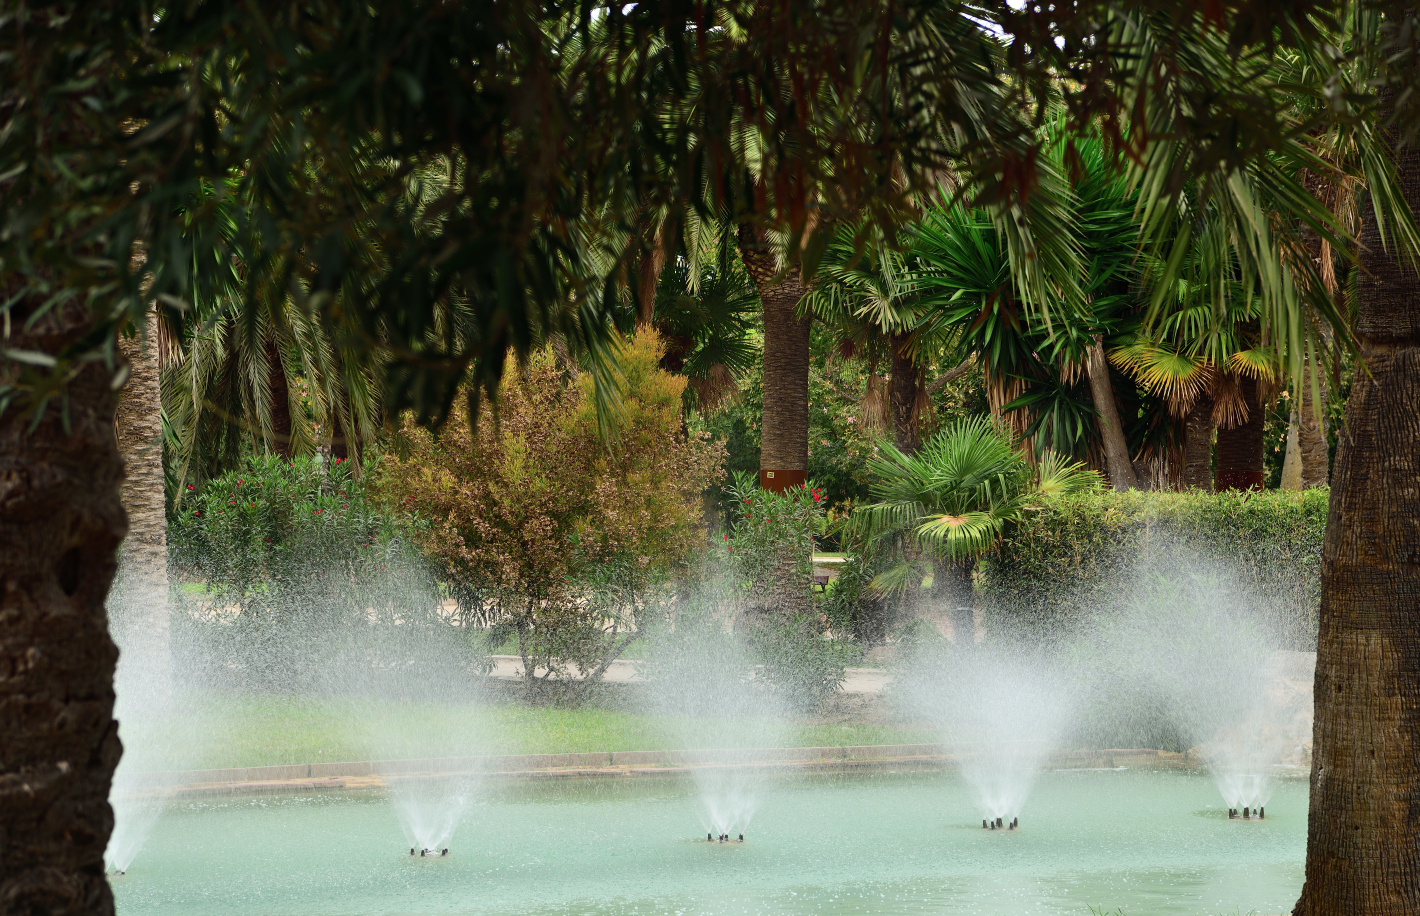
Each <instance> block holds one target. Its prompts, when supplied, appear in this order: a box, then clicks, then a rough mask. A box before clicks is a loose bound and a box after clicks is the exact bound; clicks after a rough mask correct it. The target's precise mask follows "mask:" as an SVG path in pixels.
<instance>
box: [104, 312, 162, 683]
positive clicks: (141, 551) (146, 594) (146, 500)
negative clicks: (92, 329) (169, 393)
mask: <svg viewBox="0 0 1420 916" xmlns="http://www.w3.org/2000/svg"><path fill="white" fill-rule="evenodd" d="M147 325H148V326H147V328H146V329H145V333H144V335H143V337H141V338H137V337H135V338H131V339H122V338H120V340H119V347H120V349H121V350H122V352H123V355H124V358H125V359H127V360H128V364H129V366H130V368H131V372H130V374H129V376H128V382H127V384H125V385H124V387H123V391H122V393H121V394H120V396H119V400H118V407H117V417H116V420H115V423H114V433H115V435H116V439H117V441H118V451H119V454H120V455H122V456H123V466H124V478H123V488H122V491H121V498H122V500H123V508H124V511H125V512H126V513H127V514H128V536H127V537H126V538H124V541H123V550H122V553H121V562H120V568H119V581H120V583H121V586H122V588H121V591H122V603H121V605H122V606H121V610H120V609H118V608H115V614H114V615H113V616H114V621H113V623H114V627H113V629H114V635H115V637H116V638H117V639H118V641H119V642H120V643H121V644H122V645H123V658H124V664H125V667H128V666H130V665H132V666H134V667H135V668H136V670H137V671H138V672H141V677H140V678H138V679H136V680H134V679H128V680H126V681H125V683H126V684H129V685H137V684H141V685H142V687H143V689H144V690H146V691H149V692H151V693H152V694H153V695H154V697H155V698H162V697H166V696H167V693H168V688H169V686H170V683H171V667H172V666H171V663H170V654H169V641H168V519H167V511H166V505H165V500H164V480H163V420H162V410H163V401H162V391H161V388H160V386H159V381H158V354H157V342H158V317H157V313H156V312H155V311H153V310H151V309H150V310H149V312H148V321H147Z"/></svg>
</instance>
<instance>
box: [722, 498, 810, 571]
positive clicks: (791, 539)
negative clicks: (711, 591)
mask: <svg viewBox="0 0 1420 916" xmlns="http://www.w3.org/2000/svg"><path fill="white" fill-rule="evenodd" d="M730 493H731V494H732V495H733V497H734V503H735V504H736V505H737V506H738V508H739V510H740V511H739V517H738V518H731V519H729V529H730V530H729V532H728V533H726V534H725V535H724V539H725V545H726V547H727V548H728V549H729V555H730V560H731V561H732V562H733V563H734V564H735V567H736V568H737V569H738V570H739V571H740V573H741V574H742V575H743V576H744V577H745V578H746V579H748V580H749V581H751V582H753V583H756V584H757V585H766V584H769V582H770V580H772V579H776V578H778V577H780V576H783V575H784V574H786V573H787V574H790V575H792V576H793V577H794V578H795V579H796V580H798V581H799V583H800V585H801V586H802V589H801V590H802V591H804V592H805V593H806V594H807V591H808V587H809V581H810V577H811V576H812V575H813V550H814V543H815V540H816V538H818V537H819V536H821V535H822V534H823V533H824V528H825V525H826V521H825V516H824V501H823V491H822V490H820V489H819V488H818V487H815V486H814V485H813V484H812V483H809V484H806V485H805V486H802V487H794V488H792V489H789V490H785V491H784V492H783V493H775V492H773V491H770V490H762V489H760V488H759V486H758V484H757V483H756V481H755V477H754V476H753V475H750V474H736V475H735V479H734V483H733V484H732V485H731V487H730Z"/></svg>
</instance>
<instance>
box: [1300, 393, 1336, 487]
mask: <svg viewBox="0 0 1420 916" xmlns="http://www.w3.org/2000/svg"><path fill="white" fill-rule="evenodd" d="M1316 384H1317V393H1318V394H1319V395H1320V400H1319V401H1313V400H1312V380H1311V379H1310V378H1304V379H1302V407H1301V409H1300V410H1298V411H1297V451H1298V452H1299V454H1300V455H1301V460H1302V488H1303V489H1308V488H1311V487H1324V486H1326V485H1327V482H1328V481H1329V480H1330V479H1331V468H1330V466H1329V462H1328V460H1327V447H1326V416H1325V415H1324V414H1322V415H1320V416H1319V415H1318V411H1317V409H1316V406H1315V405H1316V404H1317V403H1320V404H1321V405H1323V409H1324V405H1325V404H1326V374H1325V373H1323V372H1320V371H1318V372H1317V373H1316Z"/></svg>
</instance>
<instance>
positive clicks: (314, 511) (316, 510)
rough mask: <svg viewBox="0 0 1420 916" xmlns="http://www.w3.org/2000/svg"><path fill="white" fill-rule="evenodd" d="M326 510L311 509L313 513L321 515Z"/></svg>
mask: <svg viewBox="0 0 1420 916" xmlns="http://www.w3.org/2000/svg"><path fill="white" fill-rule="evenodd" d="M324 511H325V510H324V509H312V510H311V514H312V515H320V514H321V513H322V512H324Z"/></svg>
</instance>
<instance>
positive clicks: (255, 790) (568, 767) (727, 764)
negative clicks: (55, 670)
mask: <svg viewBox="0 0 1420 916" xmlns="http://www.w3.org/2000/svg"><path fill="white" fill-rule="evenodd" d="M958 762H959V761H958V760H957V758H956V757H955V756H954V755H952V754H951V753H949V752H948V751H947V749H946V748H945V747H944V746H943V745H940V744H879V745H864V746H854V747H791V748H743V749H724V750H678V751H607V752H601V751H598V752H595V753H581V754H510V755H502V756H492V757H435V758H424V759H419V760H365V761H352V762H346V763H311V764H298V765H293V766H266V767H233V768H227V769H214V770H186V771H180V772H168V773H148V774H141V775H140V776H139V777H138V779H137V780H136V781H135V782H136V786H135V787H136V788H140V789H147V790H149V791H150V792H151V793H153V794H160V795H172V796H181V797H191V796H204V795H239V794H259V793H271V792H317V791H325V790H330V789H363V788H380V787H384V786H388V785H390V784H392V783H398V782H404V781H407V780H419V779H435V778H448V777H459V776H477V777H480V778H485V779H486V778H498V779H566V778H578V777H625V776H673V775H679V774H684V773H688V772H691V771H692V770H701V769H721V768H740V767H744V768H749V769H771V770H774V769H782V770H788V769H794V770H812V771H817V772H838V771H843V772H846V771H853V770H861V769H865V768H867V769H873V768H878V769H887V768H893V769H944V768H948V767H951V766H954V765H956V764H957V763H958ZM1198 765H1199V764H1198V762H1197V761H1195V760H1193V759H1191V758H1189V757H1188V756H1187V755H1185V754H1174V753H1170V752H1168V751H1157V750H1151V749H1147V748H1144V749H1138V748H1135V749H1111V750H1090V751H1062V752H1057V753H1055V754H1052V755H1051V756H1050V757H1048V758H1047V759H1046V761H1045V768H1046V769H1114V768H1117V767H1131V768H1146V769H1192V768H1195V767H1197V766H1198Z"/></svg>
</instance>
